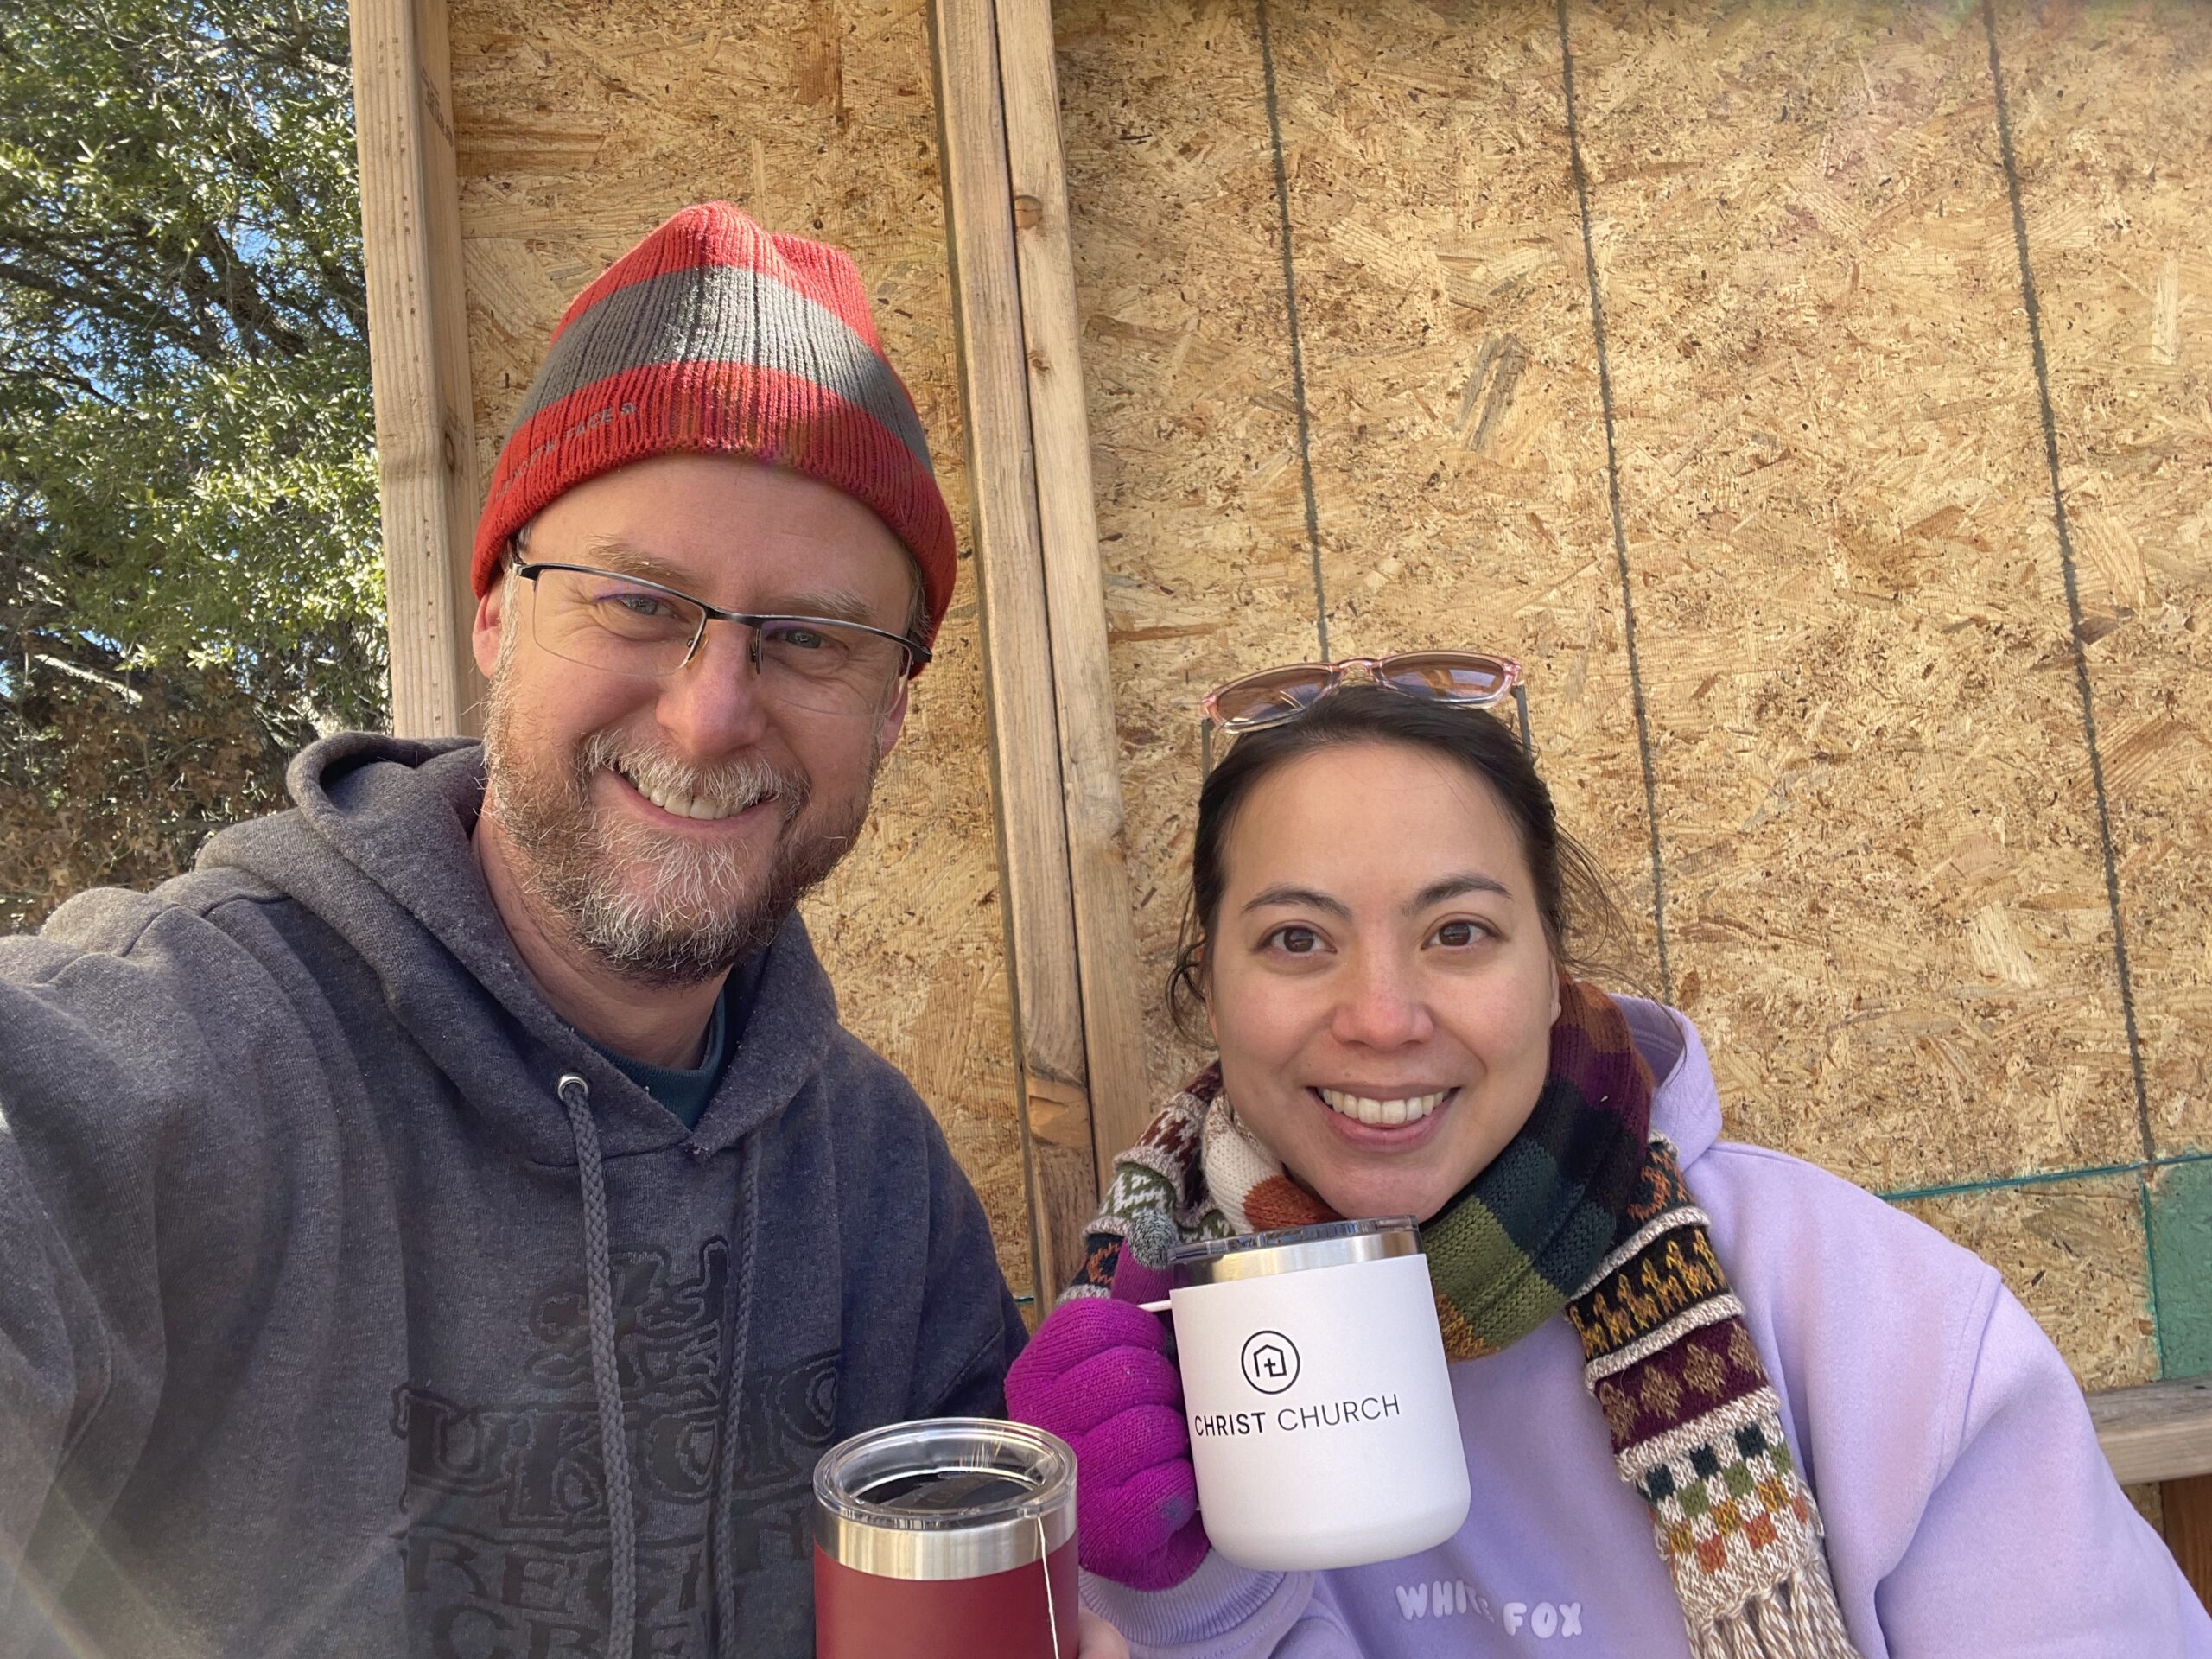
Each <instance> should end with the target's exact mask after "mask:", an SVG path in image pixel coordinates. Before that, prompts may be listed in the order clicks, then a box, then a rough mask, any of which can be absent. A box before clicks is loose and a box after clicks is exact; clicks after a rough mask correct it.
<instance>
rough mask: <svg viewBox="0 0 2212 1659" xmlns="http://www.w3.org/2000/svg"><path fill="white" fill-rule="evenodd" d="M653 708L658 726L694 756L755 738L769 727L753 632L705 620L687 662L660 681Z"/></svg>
mask: <svg viewBox="0 0 2212 1659" xmlns="http://www.w3.org/2000/svg"><path fill="white" fill-rule="evenodd" d="M654 712H655V715H656V717H657V718H658V720H659V721H660V725H661V728H662V729H663V730H664V731H665V732H667V734H669V735H670V736H671V737H672V738H674V739H675V740H676V741H677V744H678V745H679V746H680V747H682V749H683V752H684V753H687V754H689V755H690V756H692V757H693V758H694V759H696V760H712V759H713V758H715V756H717V755H721V754H727V753H731V752H732V751H734V750H737V749H742V748H747V747H751V746H753V745H754V744H756V743H758V742H760V741H761V739H762V738H764V737H765V736H766V734H767V731H768V705H767V702H766V699H765V698H764V697H763V696H762V694H761V690H760V675H759V674H758V673H756V672H755V671H753V630H752V629H750V628H748V627H747V626H744V625H743V624H742V623H736V622H709V624H708V625H707V632H706V637H705V638H703V639H701V640H700V641H699V649H698V650H697V651H696V652H693V653H692V656H691V660H690V662H688V663H686V664H684V665H683V667H682V668H680V669H678V670H677V671H676V672H675V673H673V674H671V675H670V676H669V677H667V679H665V680H664V681H663V682H662V683H661V694H660V702H659V703H658V706H657V708H656V709H655V711H654Z"/></svg>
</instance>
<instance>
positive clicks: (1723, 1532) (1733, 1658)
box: [1067, 976, 1858, 1659]
mask: <svg viewBox="0 0 2212 1659" xmlns="http://www.w3.org/2000/svg"><path fill="white" fill-rule="evenodd" d="M1651 1092H1652V1085H1651V1073H1650V1071H1649V1069H1648V1068H1647V1067H1646V1066H1645V1065H1644V1063H1643V1058H1642V1057H1641V1056H1639V1055H1638V1054H1637V1052H1636V1045H1635V1041H1634V1039H1633V1038H1632V1037H1631V1036H1630V1033H1629V1028H1628V1022H1627V1020H1625V1019H1624V1018H1623V1017H1622V1015H1621V1012H1620V1009H1619V1008H1618V1007H1617V1006H1616V1005H1615V1004H1614V1002H1613V1001H1612V999H1611V997H1609V996H1607V995H1605V993H1604V992H1602V991H1599V990H1598V989H1596V988H1593V987H1591V986H1586V985H1584V984H1582V983H1581V982H1580V981H1577V980H1573V979H1570V978H1567V977H1566V976H1561V978H1560V1016H1559V1019H1558V1020H1556V1021H1555V1022H1554V1025H1553V1027H1552V1035H1551V1069H1550V1071H1549V1074H1548V1076H1547V1077H1546V1078H1545V1080H1544V1086H1543V1090H1542V1091H1541V1093H1540V1094H1539V1095H1538V1096H1537V1097H1536V1106H1535V1110H1534V1111H1533V1112H1532V1113H1531V1114H1530V1115H1529V1121H1528V1122H1527V1123H1526V1124H1525V1125H1523V1126H1522V1129H1521V1132H1520V1133H1519V1134H1518V1135H1516V1136H1515V1137H1514V1139H1513V1140H1512V1141H1510V1143H1508V1145H1507V1146H1506V1147H1505V1149H1504V1150H1503V1152H1501V1153H1499V1154H1498V1155H1497V1157H1496V1158H1495V1159H1493V1160H1491V1163H1490V1165H1489V1166H1488V1167H1487V1168H1485V1169H1484V1170H1483V1171H1482V1173H1480V1174H1478V1175H1477V1176H1476V1177H1475V1179H1473V1180H1472V1181H1471V1182H1470V1183H1469V1184H1468V1185H1466V1187H1465V1188H1464V1189H1463V1190H1462V1191H1461V1192H1460V1193H1459V1196H1458V1197H1456V1198H1453V1199H1452V1201H1451V1202H1450V1203H1449V1204H1447V1205H1445V1207H1444V1208H1443V1209H1442V1210H1441V1211H1438V1212H1437V1214H1436V1215H1435V1216H1434V1217H1433V1218H1431V1219H1430V1220H1429V1221H1427V1223H1425V1224H1423V1225H1422V1227H1421V1245H1422V1248H1423V1249H1424V1250H1425V1251H1426V1252H1427V1256H1428V1270H1429V1277H1430V1280H1431V1281H1432V1283H1433V1286H1434V1288H1435V1292H1436V1311H1437V1317H1438V1319H1439V1320H1440V1322H1441V1323H1442V1325H1443V1327H1444V1347H1445V1351H1446V1354H1447V1355H1449V1356H1450V1357H1451V1358H1452V1359H1453V1360H1463V1359H1473V1358H1477V1357H1480V1356H1481V1355H1484V1354H1491V1353H1497V1352H1498V1351H1500V1350H1502V1349H1504V1348H1507V1347H1510V1346H1511V1345H1512V1344H1514V1343H1516V1342H1518V1341H1519V1340H1520V1339H1521V1338H1522V1337H1525V1336H1527V1335H1528V1334H1529V1332H1531V1331H1534V1330H1535V1329H1536V1327H1537V1326H1539V1325H1542V1324H1543V1323H1544V1322H1545V1321H1546V1320H1548V1319H1552V1318H1554V1316H1556V1315H1557V1314H1559V1313H1560V1312H1561V1311H1562V1310H1563V1311H1564V1312H1565V1313H1566V1314H1567V1319H1568V1320H1569V1321H1570V1322H1571V1323H1572V1324H1573V1326H1574V1329H1575V1332H1576V1333H1577V1334H1578V1335H1579V1336H1580V1338H1581V1339H1582V1355H1583V1370H1582V1377H1583V1383H1584V1385H1585V1386H1586V1388H1588V1389H1589V1390H1590V1392H1591V1394H1592V1395H1594V1396H1595V1398H1596V1400H1597V1402H1598V1405H1599V1409H1600V1410H1602V1411H1603V1412H1604V1413H1605V1424H1606V1427H1607V1428H1608V1429H1609V1430H1611V1434H1612V1442H1613V1454H1614V1461H1615V1464H1616V1465H1617V1467H1618V1470H1619V1471H1620V1477H1621V1478H1622V1479H1623V1480H1624V1481H1626V1482H1627V1483H1628V1484H1630V1486H1631V1487H1633V1488H1634V1489H1635V1491H1637V1495H1638V1496H1640V1497H1642V1498H1643V1501H1644V1503H1645V1505H1646V1507H1647V1508H1648V1509H1649V1511H1650V1515H1651V1523H1652V1530H1653V1533H1654V1535H1655V1537H1656V1541H1657V1543H1658V1546H1659V1553H1660V1554H1661V1556H1662V1558H1663V1559H1664V1560H1665V1561H1666V1563H1667V1567H1668V1570H1669V1572H1670V1573H1672V1574H1673V1576H1674V1581H1675V1594H1676V1595H1677V1596H1679V1597H1680V1598H1681V1604H1682V1618H1683V1622H1684V1624H1686V1625H1687V1626H1688V1631H1689V1638H1690V1651H1691V1652H1692V1654H1693V1655H1694V1656H1696V1659H1855V1656H1856V1655H1857V1653H1858V1649H1855V1648H1853V1646H1852V1644H1851V1638H1850V1637H1849V1636H1848V1635H1847V1633H1846V1632H1845V1630H1844V1627H1843V1617H1842V1614H1841V1612H1840V1610H1839V1609H1838V1607H1837V1605H1836V1599H1835V1588H1834V1584H1833V1582H1832V1581H1831V1580H1830V1578H1829V1576H1828V1565H1827V1556H1826V1555H1825V1554H1824V1553H1823V1552H1822V1549H1821V1520H1820V1512H1819V1510H1817V1509H1816V1508H1815V1504H1814V1502H1813V1493H1812V1491H1811V1489H1810V1487H1808V1485H1807V1484H1806V1482H1805V1480H1804V1478H1803V1477H1802V1475H1801V1474H1800V1473H1799V1472H1798V1470H1797V1467H1796V1462H1795V1460H1794V1459H1792V1458H1791V1457H1790V1454H1789V1446H1788V1445H1787V1444H1786V1443H1785V1441H1784V1440H1783V1433H1782V1416H1781V1402H1780V1401H1779V1400H1778V1399H1777V1396H1776V1395H1775V1392H1774V1388H1773V1385H1772V1384H1771V1383H1770V1382H1769V1381H1768V1379H1767V1374H1766V1367H1765V1366H1764V1364H1763V1363H1761V1361H1760V1358H1759V1354H1758V1348H1757V1346H1756V1345H1755V1344H1753V1342H1752V1340H1751V1332H1750V1330H1749V1328H1748V1327H1746V1325H1745V1323H1744V1305H1743V1304H1742V1303H1741V1302H1740V1301H1738V1300H1737V1298H1736V1294H1735V1292H1734V1291H1733V1290H1732V1289H1731V1288H1730V1287H1729V1283H1728V1275H1727V1274H1726V1272H1725V1271H1724V1270H1723V1269H1722V1268H1721V1265H1720V1262H1719V1258H1718V1257H1717V1256H1715V1255H1714V1254H1713V1243H1712V1240H1711V1239H1710V1237H1708V1236H1707V1217H1706V1215H1705V1212H1704V1211H1701V1210H1700V1209H1699V1208H1698V1207H1697V1206H1696V1205H1695V1204H1694V1202H1692V1200H1691V1198H1690V1193H1689V1189H1688V1186H1687V1185H1685V1184H1684V1182H1683V1179H1682V1173H1681V1166H1680V1165H1679V1164H1678V1162H1677V1161H1676V1159H1675V1148H1674V1147H1672V1146H1671V1145H1670V1144H1669V1142H1668V1141H1667V1140H1666V1139H1665V1138H1664V1137H1663V1136H1661V1135H1653V1134H1651V1133H1650V1121H1651ZM1337 1218H1338V1217H1337V1216H1336V1214H1335V1212H1334V1211H1332V1210H1330V1209H1329V1208H1328V1207H1327V1206H1326V1205H1323V1204H1322V1203H1321V1202H1320V1200H1319V1199H1318V1198H1314V1197H1313V1195H1312V1194H1311V1193H1309V1192H1306V1190H1305V1189H1304V1188H1303V1187H1301V1186H1299V1185H1297V1184H1296V1183H1294V1181H1293V1180H1292V1179H1290V1177H1289V1176H1288V1175H1287V1174H1286V1173H1284V1170H1283V1166H1282V1165H1281V1162H1280V1161H1279V1160H1277V1159H1276V1158H1275V1157H1274V1154H1272V1153H1270V1152H1269V1151H1268V1149H1267V1147H1264V1146H1263V1145H1262V1144H1261V1142H1260V1141H1259V1140H1258V1139H1257V1138H1256V1137H1255V1136H1254V1135H1252V1133H1251V1131H1250V1130H1249V1129H1248V1128H1245V1127H1244V1125H1243V1123H1242V1122H1239V1121H1238V1119H1237V1116H1236V1110H1235V1109H1234V1107H1233V1106H1232V1105H1231V1104H1230V1102H1229V1101H1228V1100H1227V1099H1226V1098H1225V1097H1224V1096H1223V1095H1222V1093H1221V1074H1220V1071H1219V1069H1218V1068H1213V1069H1211V1070H1209V1071H1206V1072H1205V1073H1204V1074H1203V1075H1202V1076H1200V1077H1198V1079H1197V1080H1196V1081H1195V1082H1194V1083H1192V1084H1191V1086H1190V1087H1189V1088H1188V1089H1186V1090H1184V1091H1183V1092H1181V1093H1180V1094H1178V1095H1176V1096H1174V1097H1173V1099H1171V1100H1170V1101H1169V1102H1168V1103H1167V1106H1166V1109H1165V1110H1163V1111H1162V1112H1161V1113H1160V1116H1158V1117H1157V1118H1155V1119H1154V1121H1153V1123H1152V1126H1151V1128H1148V1129H1147V1130H1146V1131H1145V1134H1144V1137H1143V1139H1142V1140H1141V1141H1138V1142H1137V1144H1136V1145H1135V1147H1132V1148H1130V1150H1129V1151H1128V1152H1127V1153H1125V1154H1122V1157H1121V1158H1120V1159H1118V1160H1116V1163H1115V1166H1114V1180H1113V1185H1111V1186H1110V1187H1109V1189H1108V1190H1107V1193H1106V1204H1105V1209H1104V1211H1103V1212H1102V1213H1101V1214H1100V1215H1099V1216H1098V1217H1097V1218H1096V1220H1094V1221H1093V1222H1092V1223H1091V1225H1090V1239H1089V1241H1088V1249H1087V1250H1086V1252H1085V1260H1084V1269H1083V1272H1082V1274H1081V1275H1080V1276H1079V1277H1078V1278H1077V1281H1076V1283H1075V1284H1074V1286H1073V1287H1071V1288H1070V1289H1069V1291H1068V1292H1067V1295H1068V1296H1070V1297H1076V1296H1100V1295H1109V1294H1115V1284H1116V1279H1117V1278H1122V1284H1121V1287H1120V1292H1119V1294H1121V1295H1122V1298H1123V1299H1125V1300H1128V1299H1131V1298H1132V1296H1134V1299H1135V1300H1139V1301H1149V1300H1156V1299H1158V1298H1160V1297H1163V1296H1165V1295H1166V1294H1167V1258H1168V1252H1169V1250H1171V1249H1173V1247H1174V1246H1175V1245H1176V1244H1177V1243H1181V1242H1183V1241H1185V1240H1189V1239H1194V1238H1205V1237H1217V1236H1222V1235H1224V1234H1230V1233H1243V1232H1255V1231H1258V1232H1264V1231H1268V1230H1273V1229H1275V1228H1279V1227H1302V1226H1306V1225H1309V1224H1313V1223H1316V1222H1323V1221H1333V1220H1336V1219H1337ZM1124 1275H1126V1277H1124Z"/></svg>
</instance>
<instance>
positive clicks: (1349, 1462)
mask: <svg viewBox="0 0 2212 1659" xmlns="http://www.w3.org/2000/svg"><path fill="white" fill-rule="evenodd" d="M1170 1265H1171V1270H1172V1271H1171V1279H1170V1283H1171V1286H1172V1288H1171V1290H1170V1292H1169V1295H1168V1303H1169V1306H1170V1307H1171V1309H1172V1310H1173V1316H1174V1320H1175V1345H1176V1350H1177V1354H1178V1359H1179V1364H1180V1366H1181V1369H1182V1373H1183V1402H1184V1410H1185V1414H1186V1415H1187V1417H1188V1420H1189V1423H1190V1430H1191V1459H1192V1463H1193V1464H1194V1465H1196V1468H1197V1471H1198V1509H1199V1512H1200V1513H1201V1514H1202V1515H1203V1516H1205V1525H1206V1535H1207V1536H1208V1537H1209V1538H1211V1540H1212V1541H1213V1546H1214V1548H1216V1549H1217V1550H1219V1551H1220V1552H1221V1553H1222V1554H1224V1555H1225V1556H1227V1557H1228V1558H1229V1559H1230V1560H1232V1561H1235V1562H1236V1564H1237V1565H1239V1566H1240V1567H1254V1568H1257V1569H1262V1570H1265V1571H1270V1572H1303V1571H1308V1570H1313V1569H1319V1568H1325V1567H1362V1566H1365V1565H1366V1564H1367V1563H1369V1562H1370V1561H1386V1560H1393V1559H1395V1558H1396V1557H1398V1556H1401V1555H1410V1554H1413V1553H1414V1552H1415V1551H1416V1550H1422V1549H1427V1548H1431V1547H1432V1546H1433V1545H1436V1544H1440V1543H1442V1542H1443V1541H1445V1540H1446V1538H1449V1537H1451V1536H1452V1534H1453V1533H1455V1532H1457V1531H1458V1530H1459V1528H1460V1526H1461V1525H1462V1524H1463V1523H1464V1522H1465V1520H1466V1518H1467V1502H1468V1491H1467V1459H1466V1454H1465V1451H1464V1450H1463V1449H1462V1448H1461V1446H1460V1443H1459V1414H1458V1413H1457V1412H1456V1411H1455V1410H1454V1409H1453V1408H1452V1382H1451V1377H1450V1375H1449V1373H1448V1372H1447V1370H1446V1363H1445V1358H1444V1338H1443V1333H1442V1332H1441V1331H1440V1329H1439V1327H1438V1325H1437V1319H1436V1303H1435V1300H1434V1296H1433V1292H1432V1291H1431V1290H1430V1287H1429V1280H1428V1258H1427V1257H1426V1256H1425V1255H1422V1254H1421V1236H1420V1234H1419V1232H1418V1230H1416V1228H1415V1226H1414V1222H1413V1221H1412V1219H1411V1218H1410V1217H1393V1218H1390V1219H1386V1220H1376V1221H1338V1222H1328V1223H1325V1224H1322V1225H1320V1226H1317V1227H1298V1228H1292V1229H1288V1230H1284V1231H1281V1232H1273V1233H1249V1234H1245V1235H1243V1236H1238V1237H1235V1238H1218V1239H1205V1240H1201V1241H1199V1242H1198V1243H1191V1244H1184V1245H1179V1246H1178V1247H1177V1248H1176V1249H1175V1251H1174V1253H1173V1256H1172V1257H1171V1259H1170Z"/></svg>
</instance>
